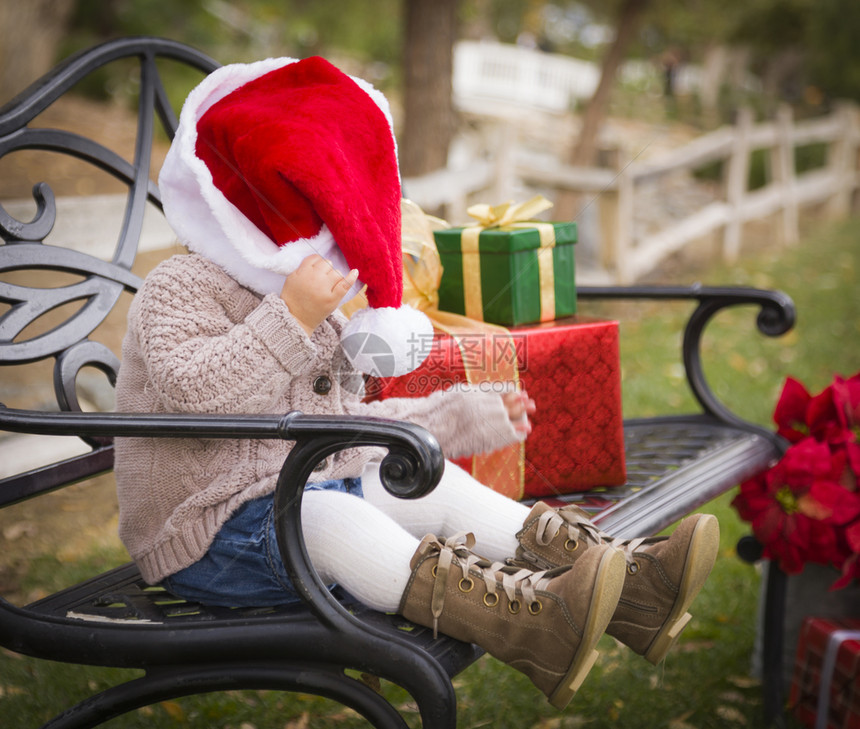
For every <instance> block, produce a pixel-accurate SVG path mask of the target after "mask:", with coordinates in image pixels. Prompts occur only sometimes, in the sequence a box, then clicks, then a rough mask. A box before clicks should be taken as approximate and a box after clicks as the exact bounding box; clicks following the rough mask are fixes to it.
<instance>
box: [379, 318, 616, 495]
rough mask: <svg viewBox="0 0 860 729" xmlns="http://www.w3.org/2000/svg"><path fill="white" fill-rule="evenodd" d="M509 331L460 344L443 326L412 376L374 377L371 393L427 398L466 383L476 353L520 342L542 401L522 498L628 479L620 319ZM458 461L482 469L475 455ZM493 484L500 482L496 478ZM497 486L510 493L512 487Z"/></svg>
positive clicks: (523, 367) (524, 376) (528, 376)
mask: <svg viewBox="0 0 860 729" xmlns="http://www.w3.org/2000/svg"><path fill="white" fill-rule="evenodd" d="M506 336H507V335H504V336H503V337H502V338H500V335H498V334H486V335H475V336H471V337H463V338H461V340H460V342H459V346H458V344H457V342H455V341H454V339H453V338H451V337H449V336H447V335H444V334H442V333H437V336H436V337H435V338H434V340H433V342H432V347H430V353H429V355H428V357H427V359H426V360H425V362H424V363H423V364H422V365H421V367H419V368H418V369H417V370H415V371H414V372H412V373H410V374H409V375H406V376H404V377H400V378H396V379H388V380H376V381H374V382H373V383H372V384H371V386H370V388H369V391H370V394H371V396H372V397H375V398H379V399H384V398H388V397H419V396H423V395H427V394H429V393H430V392H432V391H433V390H437V389H440V388H443V387H446V386H449V385H451V384H453V383H457V382H466V381H468V378H467V375H466V372H465V370H466V367H467V366H471V365H470V364H469V361H470V360H473V359H474V360H479V359H481V358H486V357H487V356H488V354H487V351H486V348H488V347H489V348H493V350H494V353H491V354H490V357H491V358H492V357H495V356H497V355H496V353H500V355H499V356H507V352H508V351H509V349H507V348H506V347H505V346H504V345H505V344H506V343H507V342H508V341H512V342H513V344H514V345H515V347H516V356H517V363H516V364H517V369H518V376H519V380H520V382H521V383H522V386H523V387H524V388H525V390H526V391H527V392H528V393H529V395H530V396H531V397H532V398H533V399H534V400H535V403H536V405H537V412H536V413H535V415H534V416H533V417H532V426H533V430H532V433H531V434H530V435H529V437H528V440H527V441H526V444H525V453H524V457H523V458H522V459H521V462H520V464H519V469H520V474H519V476H520V478H521V481H522V486H521V488H520V490H519V491H520V493H519V494H515V497H520V498H522V497H545V496H551V495H553V494H562V493H571V492H574V491H587V490H589V489H592V488H595V487H597V486H617V485H620V484H623V483H624V482H625V480H626V471H625V465H624V429H623V421H622V414H621V371H620V361H619V352H618V323H617V322H615V321H607V320H603V319H593V318H588V317H582V316H573V317H568V318H566V319H561V320H558V321H555V322H547V323H543V324H536V325H527V326H520V327H514V328H512V329H510V330H509V337H510V340H507V339H506V338H504V337H506ZM479 350H480V351H479ZM464 360H466V364H465V365H464ZM473 381H474V380H473ZM458 463H459V464H460V465H461V466H463V467H464V468H466V469H467V470H470V471H472V472H473V473H474V464H473V463H471V461H470V459H465V460H460V461H458ZM475 475H476V477H478V474H477V473H476V474H475ZM487 485H488V486H491V487H493V488H495V485H494V484H493V483H487ZM497 490H499V491H501V492H503V493H509V495H510V491H509V490H508V489H506V488H499V489H497Z"/></svg>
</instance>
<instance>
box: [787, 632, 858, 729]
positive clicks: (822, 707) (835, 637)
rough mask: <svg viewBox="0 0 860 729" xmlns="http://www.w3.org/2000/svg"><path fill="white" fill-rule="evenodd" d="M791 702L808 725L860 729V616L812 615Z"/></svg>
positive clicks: (799, 654)
mask: <svg viewBox="0 0 860 729" xmlns="http://www.w3.org/2000/svg"><path fill="white" fill-rule="evenodd" d="M789 707H790V708H791V710H792V711H793V713H794V715H795V716H796V717H797V718H798V719H800V720H801V721H802V722H803V724H804V725H805V726H808V727H816V728H817V729H818V728H820V729H825V727H826V729H860V618H858V619H842V618H839V619H836V618H834V619H828V618H815V617H810V618H806V620H804V622H803V626H802V628H801V631H800V638H799V640H798V646H797V659H796V661H795V665H794V676H793V678H792V683H791V693H790V696H789Z"/></svg>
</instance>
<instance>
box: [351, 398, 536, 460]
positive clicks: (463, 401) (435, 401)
mask: <svg viewBox="0 0 860 729" xmlns="http://www.w3.org/2000/svg"><path fill="white" fill-rule="evenodd" d="M345 404H346V405H347V407H348V409H349V410H350V411H351V412H353V413H355V414H361V415H372V416H376V417H383V418H394V419H395V420H409V421H411V422H413V423H416V424H417V425H421V426H423V427H425V428H427V430H429V431H430V432H431V433H432V434H433V435H434V436H436V438H437V440H438V441H439V444H440V445H441V446H442V450H443V451H444V452H445V456H446V457H448V458H459V457H460V456H467V455H473V454H476V453H489V452H491V451H495V450H498V449H499V448H503V447H504V446H506V445H510V444H511V443H516V442H518V441H523V440H525V438H526V437H527V436H528V434H529V432H530V431H531V425H530V424H529V422H528V416H529V415H530V414H531V413H533V412H534V411H535V405H534V402H533V401H532V400H531V399H530V398H529V397H528V395H527V394H526V393H524V392H514V391H513V390H512V391H510V392H507V393H505V394H500V393H499V392H498V391H497V390H494V389H491V388H483V387H481V385H465V384H462V385H456V386H454V387H452V388H451V389H449V390H437V391H436V392H434V393H432V394H430V395H427V396H426V397H416V398H408V397H394V398H389V399H387V400H379V401H374V402H359V403H357V404H356V405H355V406H353V407H351V408H350V407H349V405H348V404H347V403H345Z"/></svg>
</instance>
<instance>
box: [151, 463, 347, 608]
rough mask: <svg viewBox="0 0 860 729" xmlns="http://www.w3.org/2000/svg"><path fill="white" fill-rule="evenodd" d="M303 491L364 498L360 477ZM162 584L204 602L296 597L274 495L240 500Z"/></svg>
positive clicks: (255, 603)
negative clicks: (201, 549) (191, 558)
mask: <svg viewBox="0 0 860 729" xmlns="http://www.w3.org/2000/svg"><path fill="white" fill-rule="evenodd" d="M305 490H306V491H322V490H332V491H343V492H346V493H349V494H353V495H355V496H359V497H360V496H362V490H361V479H360V478H346V479H343V480H335V481H321V482H319V483H313V484H308V485H307V486H306V487H305ZM162 585H163V586H164V587H165V589H167V590H168V591H169V592H171V593H173V594H174V595H177V596H179V597H182V598H185V599H186V600H194V601H196V602H200V603H202V604H204V605H222V606H225V607H263V606H268V605H284V604H287V603H290V602H294V601H296V600H298V599H299V596H298V594H297V593H296V591H295V589H294V588H293V584H292V582H291V580H290V578H289V576H288V575H287V571H286V569H285V568H284V564H283V562H282V561H281V554H280V552H279V551H278V540H277V537H276V535H275V497H274V494H271V495H269V496H262V497H260V498H258V499H254V500H252V501H248V502H246V503H244V504H242V506H240V507H239V508H238V509H237V510H236V511H235V512H234V513H233V515H232V516H231V517H230V518H229V519H228V520H227V521H226V522H225V523H224V525H223V526H222V527H221V529H220V530H219V531H218V534H217V535H215V540H214V541H213V542H212V546H211V547H209V551H207V552H206V554H204V555H203V557H202V558H201V559H200V560H198V561H197V562H195V563H194V564H192V565H191V566H190V567H186V568H185V569H182V570H180V571H179V572H176V573H174V574H172V575H170V576H169V577H167V578H165V579H164V580H163V581H162Z"/></svg>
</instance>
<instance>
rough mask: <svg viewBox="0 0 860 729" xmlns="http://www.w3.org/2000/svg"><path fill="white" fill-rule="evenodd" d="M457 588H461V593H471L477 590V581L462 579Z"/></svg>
mask: <svg viewBox="0 0 860 729" xmlns="http://www.w3.org/2000/svg"><path fill="white" fill-rule="evenodd" d="M457 587H459V588H460V592H471V591H472V590H473V589H475V581H474V580H473V579H470V578H468V577H462V578H461V579H460V582H459V584H458V585H457Z"/></svg>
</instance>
